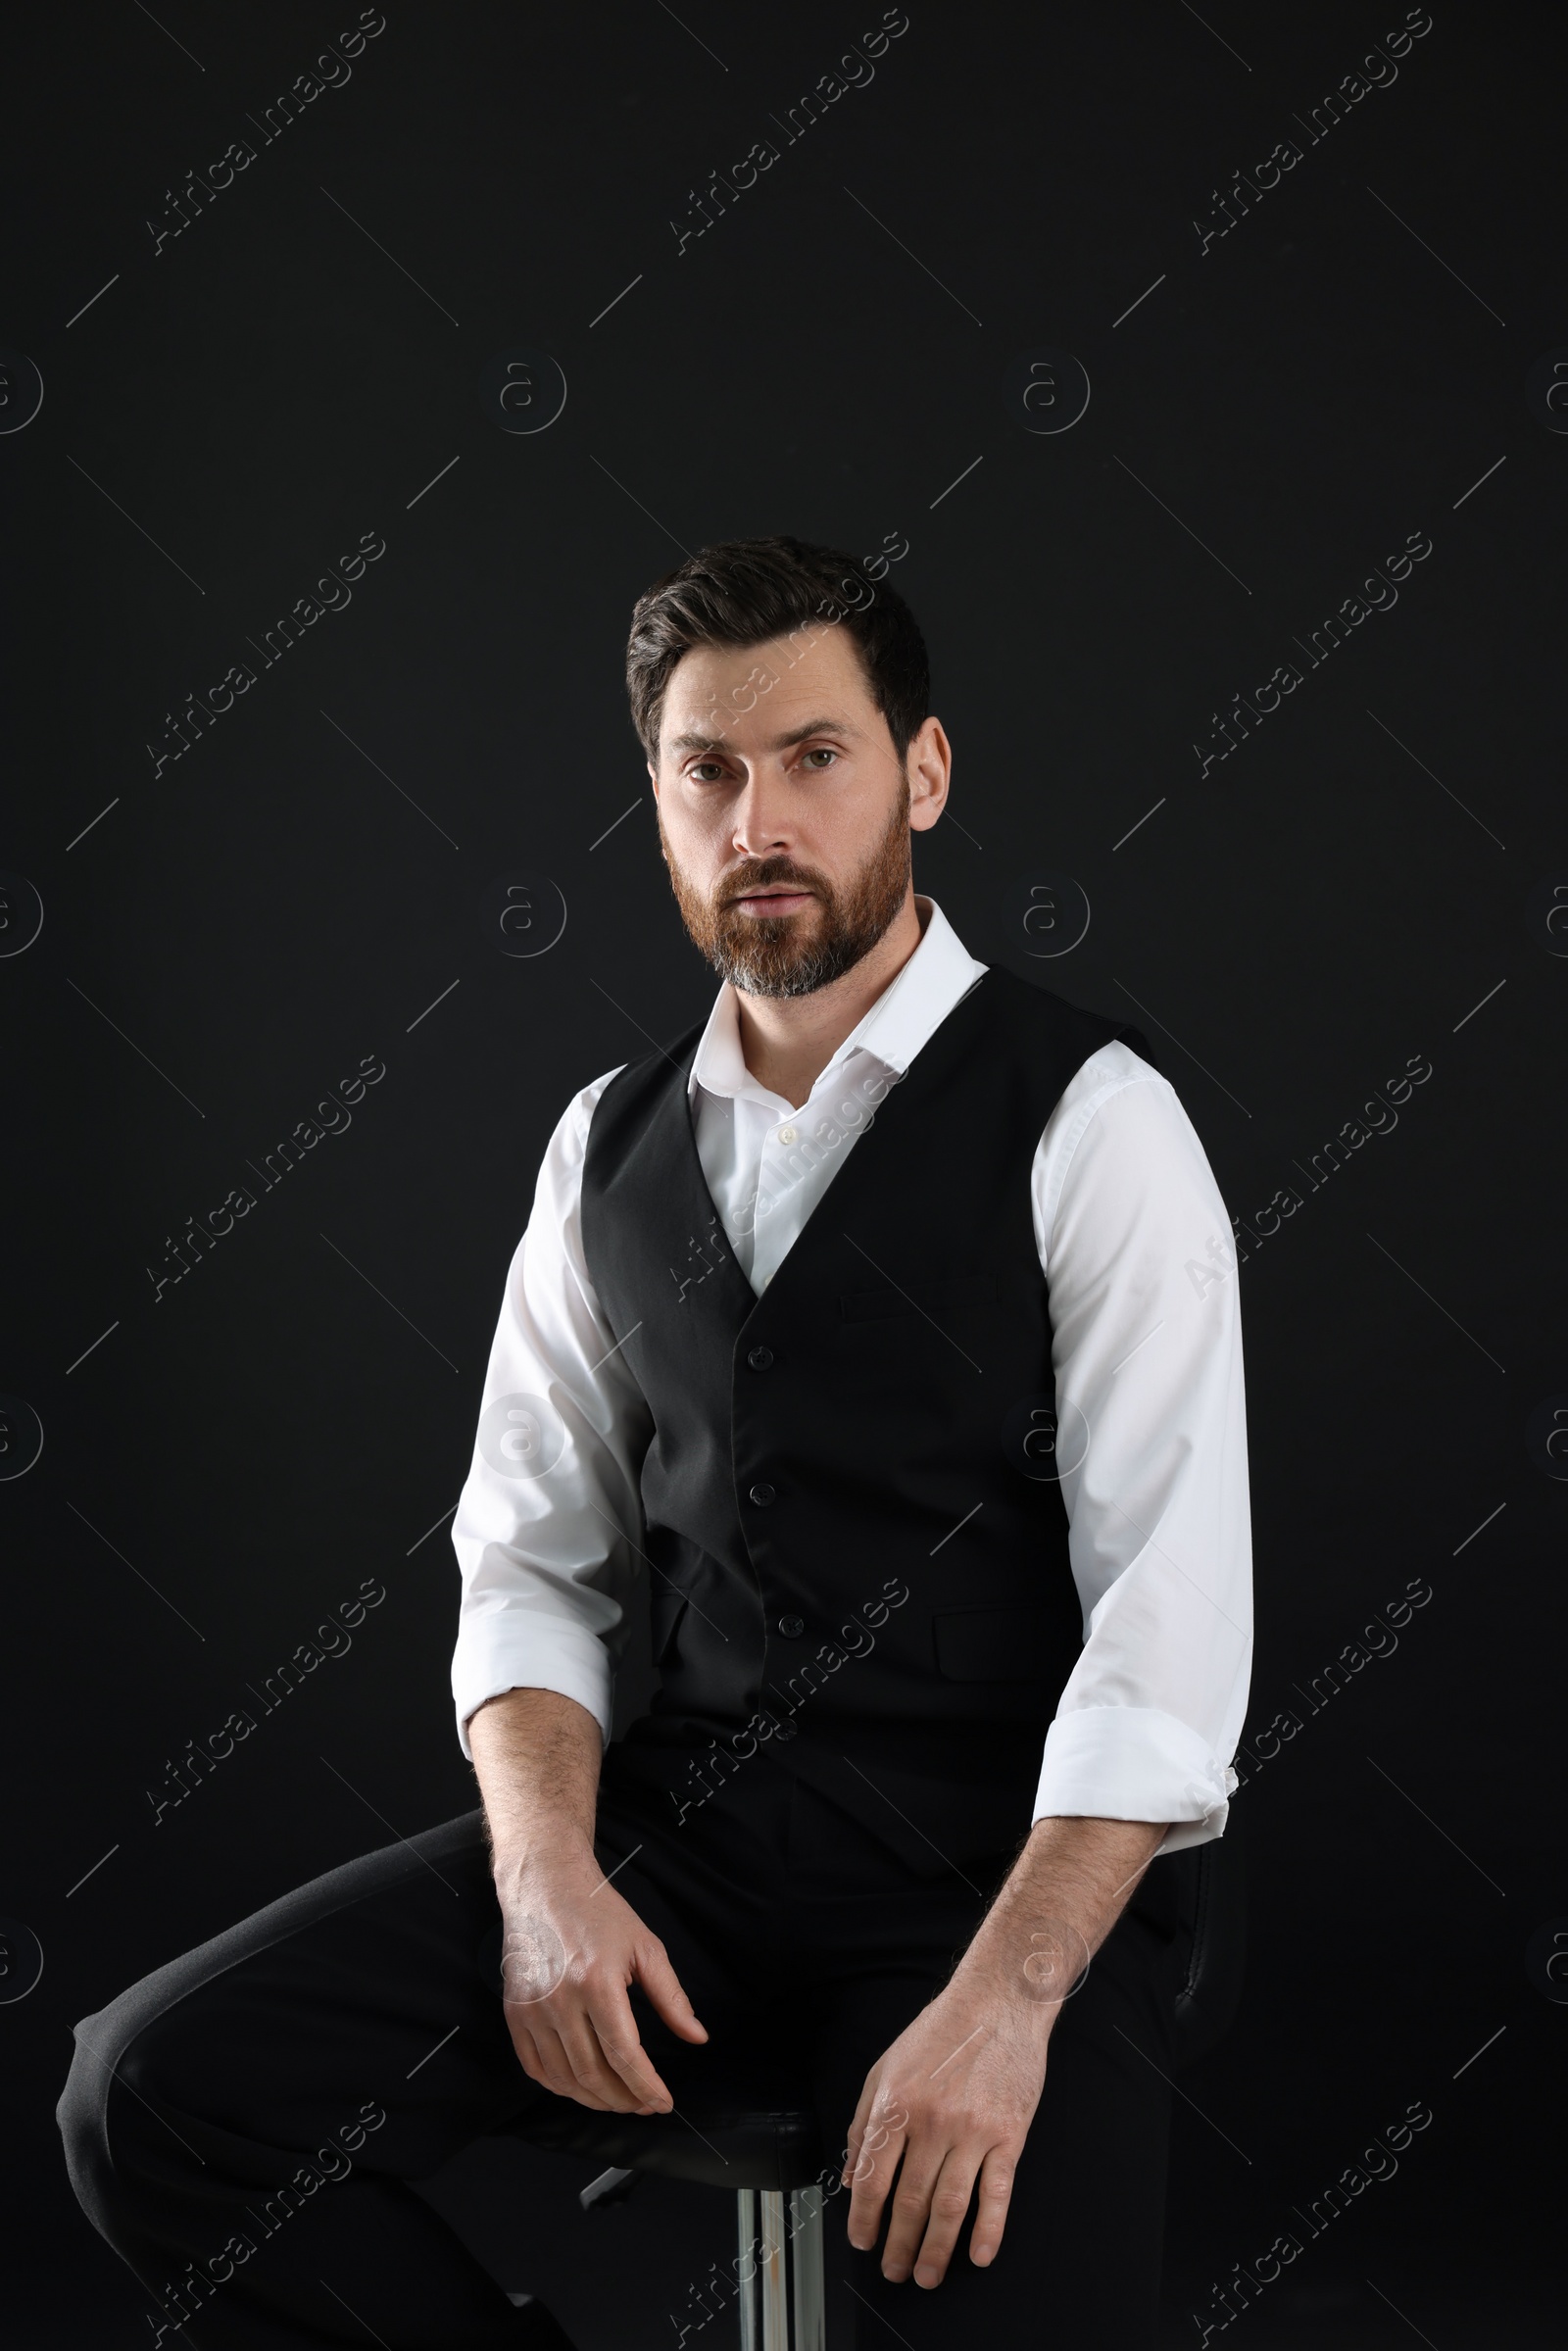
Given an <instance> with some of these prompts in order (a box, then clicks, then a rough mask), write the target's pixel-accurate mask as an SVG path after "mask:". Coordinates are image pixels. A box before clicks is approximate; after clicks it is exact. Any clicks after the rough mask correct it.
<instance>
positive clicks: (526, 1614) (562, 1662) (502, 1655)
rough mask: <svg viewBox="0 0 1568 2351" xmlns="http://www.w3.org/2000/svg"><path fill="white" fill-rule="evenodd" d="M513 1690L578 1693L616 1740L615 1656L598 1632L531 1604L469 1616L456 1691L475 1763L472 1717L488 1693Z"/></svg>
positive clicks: (458, 1655)
mask: <svg viewBox="0 0 1568 2351" xmlns="http://www.w3.org/2000/svg"><path fill="white" fill-rule="evenodd" d="M503 1690H559V1691H560V1692H561V1695H562V1696H563V1697H564V1698H575V1699H576V1701H577V1703H578V1705H579V1706H585V1707H586V1708H587V1709H588V1712H589V1713H590V1714H591V1715H592V1716H593V1717H594V1720H595V1721H596V1722H597V1723H598V1725H599V1736H600V1738H601V1739H602V1740H603V1741H604V1743H605V1745H606V1746H608V1745H609V1744H610V1724H611V1715H612V1712H613V1705H614V1690H613V1677H612V1674H611V1669H610V1658H609V1655H608V1653H607V1652H606V1649H605V1644H604V1642H603V1641H601V1640H600V1638H599V1636H598V1634H597V1633H585V1632H583V1631H582V1629H581V1627H580V1626H577V1625H569V1624H565V1623H564V1622H563V1621H562V1619H561V1618H560V1617H559V1616H541V1615H539V1614H538V1613H537V1612H536V1611H533V1610H529V1609H516V1608H513V1609H507V1610H504V1611H503V1612H501V1613H500V1614H498V1615H495V1616H488V1617H487V1616H478V1617H470V1618H467V1619H466V1620H465V1621H464V1623H463V1625H462V1626H461V1628H460V1633H459V1640H458V1645H457V1648H456V1650H455V1651H454V1653H453V1658H452V1695H453V1698H454V1700H455V1702H456V1705H457V1710H458V1740H459V1744H460V1745H461V1746H462V1748H463V1752H464V1753H465V1755H466V1756H467V1758H468V1760H469V1762H470V1763H471V1762H472V1760H473V1749H472V1747H470V1745H469V1744H468V1719H469V1717H470V1716H471V1715H472V1714H473V1713H474V1711H475V1709H476V1708H477V1707H480V1706H482V1705H483V1704H484V1702H485V1699H486V1698H494V1697H499V1696H500V1695H501V1693H502V1691H503Z"/></svg>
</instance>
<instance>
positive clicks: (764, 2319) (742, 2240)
mask: <svg viewBox="0 0 1568 2351" xmlns="http://www.w3.org/2000/svg"><path fill="white" fill-rule="evenodd" d="M786 2203H787V2208H788V2221H787V2226H786ZM735 2237H736V2260H735V2276H736V2280H737V2283H738V2284H739V2287H740V2295H739V2305H740V2319H741V2351H826V2343H827V2333H826V2327H827V2320H826V2305H825V2298H824V2292H823V2281H822V2190H821V2188H820V2187H817V2186H812V2187H798V2188H792V2189H791V2190H790V2193H789V2196H788V2198H787V2199H786V2198H785V2197H784V2196H783V2195H782V2194H779V2193H775V2192H774V2190H772V2189H771V2188H762V2189H761V2190H758V2189H756V2188H750V2187H743V2188H741V2189H740V2190H739V2191H738V2193H737V2195H736V2198H735ZM792 2316H793V2319H794V2327H793V2329H792V2327H791V2324H790V2322H791V2317H792Z"/></svg>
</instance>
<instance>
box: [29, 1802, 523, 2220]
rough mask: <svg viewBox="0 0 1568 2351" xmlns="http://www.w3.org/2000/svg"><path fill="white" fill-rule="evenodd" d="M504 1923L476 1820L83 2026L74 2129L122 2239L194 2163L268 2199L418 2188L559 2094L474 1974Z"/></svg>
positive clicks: (299, 1904)
mask: <svg viewBox="0 0 1568 2351" xmlns="http://www.w3.org/2000/svg"><path fill="white" fill-rule="evenodd" d="M498 1915H499V1913H498V1909H497V1904H496V1899H495V1893H494V1889H493V1887H492V1885H491V1881H490V1872H489V1863H488V1856H487V1853H486V1851H485V1845H484V1838H483V1834H482V1825H481V1821H480V1816H479V1814H478V1813H471V1814H468V1815H466V1816H465V1817H463V1818H462V1819H459V1820H456V1821H452V1822H449V1823H447V1824H446V1825H445V1826H444V1827H442V1828H439V1829H433V1830H429V1831H426V1832H425V1833H424V1834H423V1835H422V1836H420V1837H415V1838H412V1839H408V1840H405V1841H402V1842H399V1843H398V1844H395V1845H390V1846H387V1847H385V1848H384V1849H383V1850H381V1851H378V1852H374V1853H369V1854H367V1855H365V1856H364V1857H363V1858H361V1859H359V1860H357V1861H354V1862H350V1863H348V1864H346V1865H345V1866H344V1867H343V1868H342V1869H338V1870H332V1871H329V1872H328V1873H327V1874H326V1875H325V1876H324V1877H322V1878H319V1879H316V1880H314V1881H313V1882H311V1883H310V1884H309V1885H306V1886H300V1887H298V1888H297V1889H296V1890H295V1891H294V1892H292V1893H290V1894H286V1895H284V1896H283V1897H282V1899H281V1900H279V1901H277V1902H273V1903H270V1904H269V1905H268V1907H267V1908H266V1909H264V1910H261V1911H258V1912H257V1913H256V1914H255V1916H254V1917H252V1918H249V1919H245V1920H243V1921H241V1922H240V1923H239V1924H238V1925H237V1926H234V1927H232V1928H229V1929H228V1930H226V1931H225V1932H224V1933H223V1934H221V1935H216V1936H214V1937H213V1939H212V1940H211V1941H210V1942H207V1943H204V1944H201V1945H199V1946H198V1947H197V1948H196V1949H194V1950H192V1951H188V1952H186V1953H184V1954H183V1955H182V1956H181V1957H180V1958H178V1959H175V1960H172V1961H171V1962H170V1964H169V1965H168V1966H166V1967H163V1968H159V1969H157V1970H156V1971H155V1972H154V1973H153V1974H152V1975H151V1976H148V1977H147V1978H145V1979H144V1980H143V1981H142V1982H141V1983H139V1984H133V1985H131V1986H130V1988H129V1989H128V1990H127V1991H125V1992H123V1993H122V1994H121V1995H120V1997H119V1998H118V1999H116V2000H113V2001H111V2002H110V2004H109V2005H108V2006H107V2007H106V2008H104V2009H102V2010H100V2011H99V2012H98V2014H96V2015H95V2016H90V2017H86V2018H84V2019H83V2020H82V2022H81V2024H80V2025H79V2026H78V2027H77V2029H76V2038H77V2044H78V2054H77V2058H76V2062H75V2065H74V2066H73V2072H72V2080H71V2082H70V2084H69V2085H68V2088H67V2091H66V2095H65V2098H64V2099H63V2100H62V2104H61V2123H62V2127H63V2129H64V2130H65V2131H66V2135H67V2143H68V2149H69V2151H70V2155H71V2160H72V2166H73V2176H74V2177H75V2180H76V2185H77V2192H78V2194H80V2195H81V2197H82V2200H83V2202H84V2203H85V2204H86V2205H87V2208H88V2210H89V2212H91V2213H92V2214H93V2217H94V2218H95V2219H97V2220H98V2222H99V2226H100V2227H102V2228H104V2229H105V2233H106V2234H109V2235H111V2237H112V2238H114V2239H116V2240H118V2239H119V2238H120V2237H121V2235H122V2234H123V2233H125V2232H126V2229H127V2226H128V2227H129V2228H130V2229H131V2232H132V2233H133V2232H134V2228H133V2223H134V2216H133V2215H132V2214H127V2212H126V2209H125V2206H126V2197H125V2193H124V2187H125V2182H124V2178H123V2173H124V2171H125V2170H127V2169H128V2170H130V2171H132V2172H135V2173H139V2174H140V2175H142V2176H144V2177H145V2178H146V2182H147V2190H148V2192H149V2193H151V2194H153V2195H157V2194H159V2193H166V2194H173V2195H175V2196H176V2197H177V2195H178V2194H179V2189H180V2181H179V2171H180V2167H181V2164H182V2163H184V2164H185V2165H186V2166H187V2167H188V2165H189V2163H190V2161H191V2159H192V2158H194V2159H195V2161H196V2162H197V2163H198V2164H200V2165H201V2166H202V2167H204V2168H211V2167H214V2166H216V2167H217V2169H218V2170H219V2171H220V2172H221V2174H222V2175H223V2176H224V2177H227V2178H231V2179H240V2180H245V2181H246V2182H247V2183H248V2184H250V2185H253V2186H255V2187H256V2188H258V2189H260V2190H261V2191H262V2192H263V2193H266V2192H269V2191H270V2189H271V2188H272V2187H274V2186H275V2185H276V2184H277V2183H278V2181H279V2180H286V2179H287V2178H288V2176H289V2172H290V2170H291V2169H292V2168H293V2166H295V2165H296V2164H298V2163H299V2162H300V2161H301V2160H302V2159H303V2160H307V2161H309V2162H311V2163H313V2164H314V2166H315V2168H316V2170H317V2171H318V2172H319V2173H322V2174H324V2176H325V2177H326V2178H327V2179H328V2180H331V2179H336V2178H339V2177H347V2176H348V2175H349V2173H351V2172H352V2171H354V2170H355V2169H357V2168H359V2169H366V2170H370V2171H377V2172H383V2173H392V2174H395V2175H397V2176H399V2177H401V2178H404V2179H415V2178H418V2177H419V2176H421V2175H422V2174H424V2173H426V2172H430V2171H433V2170H434V2169H436V2168H437V2166H439V2165H440V2164H441V2163H443V2162H444V2161H445V2160H446V2159H447V2157H448V2156H450V2155H451V2154H453V2153H454V2152H455V2151H456V2150H457V2148H459V2147H460V2146H462V2145H464V2144H466V2141H467V2140H468V2139H470V2138H472V2137H474V2136H475V2135H477V2134H478V2133H479V2132H480V2131H485V2130H490V2129H493V2128H496V2127H497V2126H498V2125H500V2124H503V2123H505V2121H506V2120H507V2119H508V2118H509V2117H510V2116H511V2115H512V2114H513V2113H514V2112H515V2110H516V2109H517V2108H518V2106H519V2105H521V2104H522V2103H524V2102H525V2100H526V2099H527V2098H529V2097H534V2096H537V2095H540V2094H542V2093H540V2092H538V2091H537V2090H536V2088H535V2086H534V2085H533V2084H532V2083H530V2082H529V2081H528V2080H527V2077H526V2076H525V2075H524V2074H523V2073H522V2071H521V2068H520V2067H519V2066H518V2064H517V2061H516V2058H515V2055H514V2053H513V2050H512V2045H511V2039H510V2036H509V2034H508V2033H507V2029H506V2024H505V2019H504V2017H503V2015H502V2011H501V2006H500V2002H499V2001H498V2000H497V1998H496V1997H495V1994H494V1992H493V1991H492V1990H491V1989H490V1987H489V1985H488V1984H486V1983H485V1981H484V1980H483V1978H482V1976H481V1973H480V1970H479V1967H478V1964H477V1955H478V1952H479V1949H480V1946H481V1944H482V1942H483V1940H484V1938H485V1936H486V1935H488V1934H489V1932H490V1930H491V1928H492V1925H493V1924H494V1922H495V1920H496V1919H497V1917H498ZM334 2147H335V2148H337V2149H338V2150H339V2151H338V2152H337V2153H336V2154H335V2155H334V2153H333V2152H332V2150H333V2148H334ZM181 2148H183V2149H184V2150H185V2155H184V2157H183V2158H182V2157H181V2153H180V2150H181ZM125 2154H133V2155H134V2156H136V2157H145V2158H146V2160H145V2161H142V2162H137V2161H135V2160H132V2161H130V2162H129V2163H128V2164H126V2163H125V2162H124V2161H123V2155H125ZM318 2157H319V2160H318ZM280 2167H282V2168H281V2169H280ZM117 2172H119V2173H121V2174H122V2177H121V2178H120V2180H119V2182H118V2185H117V2186H116V2189H115V2192H114V2193H113V2194H111V2193H109V2192H108V2191H109V2186H110V2181H111V2180H112V2178H113V2176H114V2175H115V2174H116V2173H117ZM131 2201H132V2203H134V2201H135V2197H134V2195H133V2196H132V2198H131ZM328 2201H330V2199H328ZM121 2249H122V2250H123V2251H125V2252H126V2255H127V2258H133V2256H132V2254H131V2253H130V2251H129V2249H128V2247H126V2246H124V2245H122V2248H121Z"/></svg>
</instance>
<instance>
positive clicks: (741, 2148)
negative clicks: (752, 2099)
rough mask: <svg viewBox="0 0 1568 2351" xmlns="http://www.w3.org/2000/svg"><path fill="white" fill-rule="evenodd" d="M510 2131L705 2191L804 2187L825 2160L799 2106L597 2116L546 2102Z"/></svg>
mask: <svg viewBox="0 0 1568 2351" xmlns="http://www.w3.org/2000/svg"><path fill="white" fill-rule="evenodd" d="M513 2131H514V2133H515V2136H516V2137H518V2138H524V2139H526V2140H527V2141H528V2143H529V2145H530V2146H534V2147H542V2148H546V2149H548V2150H549V2151H550V2152H551V2153H552V2154H558V2155H580V2156H582V2157H584V2158H585V2159H587V2160H589V2161H591V2162H596V2163H601V2164H607V2165H610V2166H612V2167H613V2169H615V2170H617V2171H631V2172H654V2173H657V2174H659V2175H661V2176H662V2178H664V2179H666V2180H698V2181H700V2182H701V2183H702V2184H703V2185H704V2186H705V2187H728V2188H735V2189H740V2188H767V2189H771V2190H773V2191H774V2192H775V2193H777V2192H779V2191H782V2190H784V2189H786V2188H794V2187H809V2186H810V2185H811V2183H812V2182H813V2181H814V2180H818V2179H820V2177H821V2175H822V2173H823V2171H824V2170H825V2169H826V2166H827V2162H828V2157H827V2152H826V2149H825V2148H824V2146H823V2143H822V2133H821V2130H820V2127H819V2126H818V2123H817V2119H816V2116H815V2115H814V2114H813V2113H812V2112H811V2110H810V2109H809V2107H807V2106H799V2105H789V2106H786V2105H769V2106H749V2105H748V2106H741V2105H738V2104H737V2105H734V2106H727V2107H724V2108H721V2109H712V2108H708V2107H704V2108H702V2109H700V2110H699V2111H696V2112H693V2111H692V2109H691V2108H689V2107H683V2108H682V2109H681V2111H680V2113H679V2114H674V2113H671V2114H602V2113H598V2112H596V2111H595V2109H594V2108H592V2107H590V2106H579V2105H577V2104H576V2103H575V2101H574V2100H572V2099H570V2098H550V2099H548V2100H546V2101H543V2102H541V2104H540V2105H538V2106H535V2107H532V2108H531V2109H530V2110H529V2112H528V2114H527V2115H526V2116H519V2118H518V2120H517V2122H516V2123H515V2125H514V2126H513Z"/></svg>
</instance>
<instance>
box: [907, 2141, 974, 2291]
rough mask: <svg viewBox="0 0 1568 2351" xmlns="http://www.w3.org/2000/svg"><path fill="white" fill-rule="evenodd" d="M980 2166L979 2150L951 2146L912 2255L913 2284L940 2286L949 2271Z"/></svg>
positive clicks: (933, 2188)
mask: <svg viewBox="0 0 1568 2351" xmlns="http://www.w3.org/2000/svg"><path fill="white" fill-rule="evenodd" d="M979 2169H980V2150H979V2148H978V2147H973V2148H970V2149H968V2150H965V2149H963V2148H961V2147H950V2148H949V2149H948V2152H947V2157H946V2159H945V2161H944V2163H943V2166H942V2169H941V2171H940V2172H939V2173H938V2174H937V2177H936V2181H935V2183H934V2185H933V2187H932V2189H931V2217H930V2220H929V2222H928V2223H927V2226H926V2231H925V2235H924V2237H923V2239H922V2240H921V2245H920V2250H919V2252H918V2254H917V2255H916V2256H915V2263H914V2282H915V2284H916V2285H923V2286H933V2285H940V2284H941V2283H942V2280H943V2278H945V2277H946V2276H947V2274H948V2264H949V2262H950V2261H951V2260H952V2259H953V2248H954V2246H955V2245H956V2243H957V2241H958V2230H959V2229H961V2228H962V2226H963V2216H964V2214H965V2213H966V2212H967V2211H968V2209H969V2194H970V2190H971V2189H972V2188H973V2186H974V2180H975V2174H976V2172H977V2171H978V2170H979Z"/></svg>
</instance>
